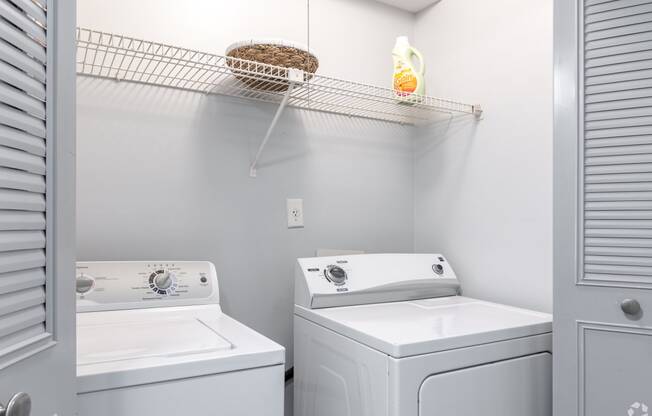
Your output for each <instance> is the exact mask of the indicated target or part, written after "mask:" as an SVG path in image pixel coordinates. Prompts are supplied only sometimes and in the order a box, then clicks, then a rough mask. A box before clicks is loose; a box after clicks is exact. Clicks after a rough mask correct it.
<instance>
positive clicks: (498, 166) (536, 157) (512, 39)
mask: <svg viewBox="0 0 652 416" xmlns="http://www.w3.org/2000/svg"><path fill="white" fill-rule="evenodd" d="M552 3H553V2H552V0H496V1H491V2H483V1H477V0H443V1H441V2H440V3H438V4H436V5H435V6H433V7H431V8H430V9H427V10H426V11H424V12H422V13H420V14H419V15H418V16H417V22H416V27H415V37H416V39H417V47H419V48H420V49H421V50H422V52H423V53H424V55H425V56H426V61H427V64H428V74H427V81H428V89H429V93H430V94H433V95H436V96H442V97H453V98H456V99H460V100H463V101H467V102H477V103H480V104H482V105H483V107H484V109H485V117H484V119H483V120H482V121H480V122H479V123H477V124H476V123H473V122H470V121H469V120H467V119H456V120H453V121H451V122H448V121H442V122H439V123H436V124H435V125H434V126H432V127H431V128H429V129H424V130H421V131H420V132H419V138H418V139H417V141H416V143H415V171H414V173H415V176H414V186H415V248H416V250H417V251H420V252H431V251H441V252H443V253H445V254H446V255H447V256H448V257H449V258H450V260H451V262H452V264H453V265H454V266H455V268H456V272H457V274H458V276H460V279H461V281H462V287H463V288H464V292H465V294H467V295H469V296H474V297H479V298H484V299H487V300H493V301H497V302H503V303H507V304H511V305H517V306H522V307H527V308H532V309H537V310H541V311H551V310H552Z"/></svg>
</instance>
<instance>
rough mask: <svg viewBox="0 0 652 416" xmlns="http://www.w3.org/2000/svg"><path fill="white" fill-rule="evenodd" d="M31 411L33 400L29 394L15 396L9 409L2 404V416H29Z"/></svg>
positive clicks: (8, 404) (0, 412)
mask: <svg viewBox="0 0 652 416" xmlns="http://www.w3.org/2000/svg"><path fill="white" fill-rule="evenodd" d="M31 411H32V399H31V398H30V397H29V394H27V393H22V392H21V393H16V394H14V397H12V398H11V400H9V403H7V407H4V406H3V405H2V404H0V416H29V414H30V413H31Z"/></svg>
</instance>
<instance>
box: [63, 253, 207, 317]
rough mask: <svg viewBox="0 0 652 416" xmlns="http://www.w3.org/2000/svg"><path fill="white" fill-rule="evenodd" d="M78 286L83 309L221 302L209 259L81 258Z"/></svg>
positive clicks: (79, 308)
mask: <svg viewBox="0 0 652 416" xmlns="http://www.w3.org/2000/svg"><path fill="white" fill-rule="evenodd" d="M75 286H76V292H77V310H78V311H80V312H81V311H94V310H116V309H136V308H143V307H160V306H188V305H197V304H210V303H219V291H218V284H217V274H216V272H215V266H213V264H212V263H210V262H205V261H125V262H121V261H107V262H104V261H98V262H94V261H90V262H77V275H76V285H75Z"/></svg>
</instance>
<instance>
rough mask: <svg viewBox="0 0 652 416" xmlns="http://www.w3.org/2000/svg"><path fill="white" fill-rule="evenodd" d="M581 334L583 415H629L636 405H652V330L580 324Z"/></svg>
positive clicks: (581, 400)
mask: <svg viewBox="0 0 652 416" xmlns="http://www.w3.org/2000/svg"><path fill="white" fill-rule="evenodd" d="M578 332H579V333H578V336H579V340H580V345H579V349H580V363H579V373H580V390H579V391H580V408H581V411H580V413H581V414H586V415H596V416H600V415H625V414H626V413H627V410H629V407H630V406H633V405H634V404H635V403H640V404H641V406H642V405H645V406H647V405H648V404H652V393H651V392H650V383H649V374H652V330H644V329H638V328H636V327H631V326H624V325H618V326H616V325H601V324H591V323H580V324H579V327H578ZM606 392H608V394H605V393H606ZM582 408H583V409H582ZM641 410H643V409H641ZM641 413H646V412H641Z"/></svg>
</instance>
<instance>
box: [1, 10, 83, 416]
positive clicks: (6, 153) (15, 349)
mask: <svg viewBox="0 0 652 416" xmlns="http://www.w3.org/2000/svg"><path fill="white" fill-rule="evenodd" d="M46 6H47V7H45V6H43V7H42V5H41V4H40V3H38V2H34V1H32V0H0V402H1V403H3V404H5V405H6V404H7V402H8V401H9V400H10V398H11V397H12V396H13V395H14V394H16V393H18V392H25V393H27V394H29V395H30V396H31V399H32V412H31V414H32V415H38V416H40V415H53V414H58V415H61V416H63V415H66V416H67V415H74V413H75V393H76V391H75V390H76V389H75V354H74V345H75V338H74V336H75V334H74V332H75V295H74V287H73V284H74V261H75V252H74V247H75V241H74V201H75V198H74V195H75V187H74V166H75V164H74V144H75V141H74V125H75V105H74V103H75V96H74V94H75V72H74V51H75V42H74V39H75V33H74V30H75V4H74V1H66V2H55V1H53V0H51V1H49V2H48V4H47V5H46Z"/></svg>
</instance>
